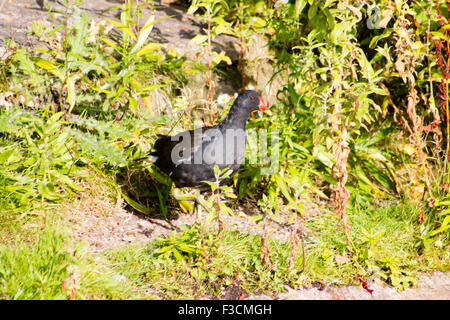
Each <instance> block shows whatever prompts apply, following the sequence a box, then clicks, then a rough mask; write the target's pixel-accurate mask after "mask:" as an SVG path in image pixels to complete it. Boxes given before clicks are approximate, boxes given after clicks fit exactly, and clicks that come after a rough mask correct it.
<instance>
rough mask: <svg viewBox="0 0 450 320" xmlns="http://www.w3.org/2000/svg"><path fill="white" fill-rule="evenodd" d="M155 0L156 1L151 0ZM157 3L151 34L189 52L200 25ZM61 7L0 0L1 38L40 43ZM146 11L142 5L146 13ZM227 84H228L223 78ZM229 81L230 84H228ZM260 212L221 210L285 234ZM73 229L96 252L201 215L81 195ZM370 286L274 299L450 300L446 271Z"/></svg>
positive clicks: (253, 228) (101, 3) (230, 46)
mask: <svg viewBox="0 0 450 320" xmlns="http://www.w3.org/2000/svg"><path fill="white" fill-rule="evenodd" d="M155 2H156V1H155ZM159 4H160V5H161V6H160V8H158V9H157V11H156V18H161V17H167V16H171V17H169V18H167V19H164V20H161V21H159V22H158V23H157V24H156V25H155V27H154V29H153V31H152V35H151V36H152V37H153V38H154V39H155V40H158V41H160V42H164V43H169V44H171V45H173V46H174V47H176V48H177V49H178V50H180V51H181V52H183V53H186V54H188V53H189V40H190V39H191V38H192V37H194V36H195V35H197V34H199V33H201V32H202V25H201V24H200V23H199V22H198V21H196V20H195V19H194V17H192V16H190V15H187V14H186V13H185V9H183V8H182V7H180V6H177V5H168V4H167V3H166V2H165V1H160V3H159ZM47 5H49V6H51V7H53V8H55V9H59V10H61V9H62V8H63V7H62V6H61V5H60V4H59V3H58V2H54V1H48V0H47V1H46V2H44V8H42V7H41V6H40V5H39V4H38V2H36V1H35V0H0V39H14V40H15V41H16V42H18V43H19V44H22V45H25V46H27V47H29V48H34V47H39V41H38V40H37V39H36V38H34V37H32V36H30V35H29V34H28V27H29V26H30V25H31V23H32V21H33V20H48V13H47V10H46V9H45V6H47ZM113 5H115V6H117V5H120V3H117V2H113V1H106V0H91V1H85V2H84V3H83V5H82V6H81V8H82V9H83V10H85V11H86V12H87V13H88V14H89V15H90V16H92V17H93V18H94V19H96V20H100V19H103V18H105V17H113V16H115V15H117V13H118V11H117V10H111V11H108V12H105V11H104V10H105V9H107V8H109V7H110V6H113ZM146 14H147V15H148V14H149V11H148V10H147V9H146V10H144V17H143V21H145V15H146ZM215 45H216V48H217V49H219V51H220V49H223V50H225V51H226V53H227V54H228V55H229V56H230V57H231V58H232V60H233V61H235V60H237V57H238V56H239V47H238V45H237V41H236V40H235V39H233V38H231V37H221V38H220V39H218V40H217V41H216V43H215ZM2 46H3V44H2V43H1V42H0V57H2V55H3V54H4V52H5V51H4V49H3V51H2ZM224 85H226V84H224ZM231 86H232V85H231ZM308 210H309V212H310V214H316V213H317V210H318V209H314V208H312V207H311V208H309V209H308ZM249 214H251V215H255V214H256V215H260V213H259V211H258V210H257V207H256V206H255V205H254V204H253V205H252V204H251V203H249V204H248V205H247V206H245V207H239V208H238V209H237V212H236V215H235V216H234V217H232V216H229V215H227V216H225V215H224V217H223V218H224V220H225V222H226V224H227V226H228V227H229V228H237V229H239V230H245V231H246V232H254V233H260V234H265V235H266V236H269V237H277V238H278V239H280V240H287V239H289V233H290V229H289V227H287V226H285V225H284V224H283V223H280V222H277V221H274V220H270V219H266V220H265V221H266V223H265V227H264V228H263V227H262V226H261V224H258V223H255V222H250V220H249V219H248V215H249ZM65 216H66V217H67V219H68V220H69V221H70V222H71V224H72V225H73V229H74V237H75V238H76V239H78V240H82V241H85V242H86V243H87V244H88V245H89V246H90V248H91V249H92V250H93V251H94V252H98V251H102V250H107V249H112V248H117V247H120V246H123V245H128V244H144V243H146V242H148V241H150V240H151V239H154V238H155V237H158V236H165V235H168V234H169V233H171V232H173V231H176V230H179V229H180V228H181V226H182V225H184V224H187V225H192V224H194V223H197V222H199V221H201V220H203V219H204V218H205V217H204V216H201V215H200V216H197V215H194V214H180V215H178V216H173V217H171V219H170V220H166V219H163V218H160V217H159V218H154V217H149V216H145V215H142V214H138V213H136V212H133V211H132V210H126V209H124V204H123V203H122V202H119V203H116V204H111V202H110V200H109V199H108V198H107V197H98V198H92V199H89V198H80V199H79V200H78V201H76V202H75V203H73V205H71V206H70V207H68V208H67V212H66V214H65ZM369 287H370V288H371V289H372V290H373V293H372V294H370V293H369V292H368V291H366V290H364V289H363V288H362V287H357V286H346V287H336V286H333V285H327V286H325V287H321V288H315V287H312V288H309V289H303V290H293V289H291V288H287V292H286V293H283V294H280V295H279V296H278V297H276V298H278V299H289V300H291V299H298V300H300V299H337V300H341V299H387V300H390V299H444V300H450V276H449V273H442V272H435V273H433V274H430V275H422V276H421V277H420V280H419V283H418V288H410V289H407V290H404V291H402V292H397V291H396V290H395V289H394V288H391V287H387V286H385V285H383V284H378V283H369ZM232 289H233V290H232V291H233V292H228V293H227V294H226V295H225V296H224V297H225V298H236V297H237V296H240V295H241V294H242V292H241V291H240V290H239V288H238V287H237V288H235V287H233V288H232ZM273 298H274V297H269V296H266V295H259V296H250V297H247V299H273Z"/></svg>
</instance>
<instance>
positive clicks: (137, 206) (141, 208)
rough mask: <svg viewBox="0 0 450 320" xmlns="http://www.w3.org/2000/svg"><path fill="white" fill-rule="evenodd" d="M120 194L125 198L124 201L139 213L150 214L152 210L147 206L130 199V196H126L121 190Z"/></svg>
mask: <svg viewBox="0 0 450 320" xmlns="http://www.w3.org/2000/svg"><path fill="white" fill-rule="evenodd" d="M120 194H121V195H122V197H123V198H124V199H125V201H126V202H127V203H128V204H129V205H130V206H132V207H133V208H134V209H136V210H137V211H139V212H140V213H143V214H150V213H151V212H152V211H151V210H150V209H149V208H147V207H146V206H143V205H142V204H140V203H138V202H136V201H134V200H133V199H131V198H130V197H128V196H127V195H126V194H125V193H123V192H122V191H120Z"/></svg>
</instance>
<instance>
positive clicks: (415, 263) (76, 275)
mask: <svg viewBox="0 0 450 320" xmlns="http://www.w3.org/2000/svg"><path fill="white" fill-rule="evenodd" d="M414 214H416V208H415V207H414V206H411V205H402V204H398V205H392V206H391V207H386V208H377V209H371V210H370V209H366V210H355V211H354V212H352V213H351V214H349V218H350V220H351V224H352V230H351V238H352V241H353V244H354V251H355V253H354V255H353V256H352V255H348V251H346V240H345V237H344V235H343V234H342V232H341V231H340V230H338V231H337V229H336V223H337V217H335V216H332V215H328V214H322V215H318V216H315V217H313V218H310V219H308V220H307V221H306V223H305V226H306V227H307V230H308V231H307V234H306V269H305V270H304V272H301V270H302V253H301V249H299V252H298V255H297V258H296V259H295V260H294V264H293V265H292V266H291V268H290V267H289V257H290V255H291V245H290V243H289V242H281V241H278V240H271V239H267V240H266V241H267V243H268V249H269V250H268V252H269V261H270V263H269V264H266V263H265V262H264V259H263V257H262V255H261V254H262V247H261V245H262V242H261V237H260V236H259V235H255V234H245V233H241V232H238V231H231V230H227V229H225V230H223V231H222V232H221V233H220V234H219V235H217V234H216V231H215V230H208V229H205V228H204V226H193V227H188V226H186V229H185V230H184V231H181V232H177V233H173V234H171V235H170V236H169V237H168V238H164V239H156V240H153V241H151V242H150V243H148V244H147V245H145V246H125V247H121V248H117V249H113V250H108V251H105V252H102V253H98V254H94V253H92V252H89V251H88V250H87V246H85V245H83V244H82V243H76V242H74V241H72V240H71V238H70V229H69V225H67V224H63V223H62V222H61V221H59V222H58V221H54V222H52V223H51V222H50V221H48V222H47V223H44V225H43V228H42V229H41V228H40V227H41V226H42V223H41V222H40V221H42V218H41V220H39V217H28V220H27V223H24V222H23V221H19V220H18V219H16V220H14V219H10V220H8V221H7V220H5V219H3V220H2V228H1V229H0V231H1V234H2V236H6V235H9V241H6V240H5V241H4V242H3V244H2V245H1V246H0V297H1V298H2V299H179V298H185V299H186V298H199V297H212V296H216V297H220V296H221V295H223V294H224V292H225V290H226V288H227V287H229V286H230V285H232V284H236V283H238V284H239V285H240V286H241V288H243V290H244V291H245V292H246V293H248V294H258V293H266V294H270V295H276V293H280V292H283V291H285V285H289V286H291V287H294V288H301V287H304V286H306V287H307V286H309V285H311V284H312V283H332V284H335V285H346V284H353V285H359V282H358V281H357V279H356V276H357V275H358V274H359V275H362V276H363V277H364V278H366V279H372V280H380V281H383V282H386V283H388V284H391V285H394V286H396V288H397V289H399V290H400V289H403V288H406V287H409V286H414V285H415V284H416V279H417V275H418V274H419V273H420V272H424V271H430V270H433V269H440V270H443V271H448V270H449V267H450V263H449V261H450V260H449V253H448V250H446V247H445V246H442V245H441V246H440V247H439V246H437V245H436V243H439V239H441V238H443V236H441V238H439V237H437V238H434V240H433V242H432V243H431V244H426V243H425V244H424V241H423V240H422V238H421V232H420V228H419V225H418V224H417V223H416V222H415V221H416V220H415V219H414ZM54 220H55V219H54ZM14 221H16V222H14ZM24 225H28V228H23V226H24ZM3 226H5V228H3ZM6 226H9V227H8V228H6ZM21 230H23V232H21ZM12 235H15V238H14V237H12ZM441 240H444V239H441ZM441 242H442V241H441ZM337 256H348V258H349V259H348V260H347V261H345V262H344V263H338V262H337V258H336V257H337Z"/></svg>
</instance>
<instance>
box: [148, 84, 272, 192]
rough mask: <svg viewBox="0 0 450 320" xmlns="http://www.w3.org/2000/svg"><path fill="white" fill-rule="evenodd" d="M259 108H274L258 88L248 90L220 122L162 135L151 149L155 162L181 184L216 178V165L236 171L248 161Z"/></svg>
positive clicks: (202, 182)
mask: <svg viewBox="0 0 450 320" xmlns="http://www.w3.org/2000/svg"><path fill="white" fill-rule="evenodd" d="M258 108H259V109H261V110H263V111H264V112H267V113H269V112H270V111H268V108H267V107H266V106H265V105H264V103H263V102H262V99H261V98H260V96H259V94H258V93H257V92H256V91H252V90H247V91H244V92H243V93H241V94H240V95H238V97H237V98H236V100H235V101H234V103H233V105H232V107H231V108H230V112H229V113H228V115H227V117H226V118H225V119H224V120H223V121H222V122H221V123H219V124H218V125H215V126H212V127H203V128H198V129H194V130H190V131H184V132H181V133H179V134H177V135H174V136H165V135H158V140H156V142H155V145H154V149H155V151H154V152H153V153H151V155H152V156H153V157H154V159H156V161H155V165H156V166H157V167H158V168H159V169H160V170H161V171H162V172H164V173H166V174H168V175H169V176H170V178H171V179H172V181H173V182H174V183H175V185H176V186H177V187H202V186H205V183H204V181H214V180H215V176H214V166H215V165H218V166H219V168H220V170H223V169H225V168H228V169H231V170H232V175H233V174H234V173H235V172H236V171H237V170H238V169H239V168H240V166H241V164H242V163H243V162H244V156H245V144H246V130H245V127H246V123H247V120H248V118H249V116H250V113H251V112H252V111H254V110H257V109H258ZM232 175H231V176H232Z"/></svg>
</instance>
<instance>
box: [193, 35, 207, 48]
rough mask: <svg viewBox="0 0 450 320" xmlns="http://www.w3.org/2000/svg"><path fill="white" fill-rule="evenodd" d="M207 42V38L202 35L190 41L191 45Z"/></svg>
mask: <svg viewBox="0 0 450 320" xmlns="http://www.w3.org/2000/svg"><path fill="white" fill-rule="evenodd" d="M207 40H208V36H207V35H203V34H199V35H197V36H195V37H193V38H192V39H191V40H190V41H192V42H193V43H195V44H197V45H199V44H202V43H203V42H205V41H207Z"/></svg>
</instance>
